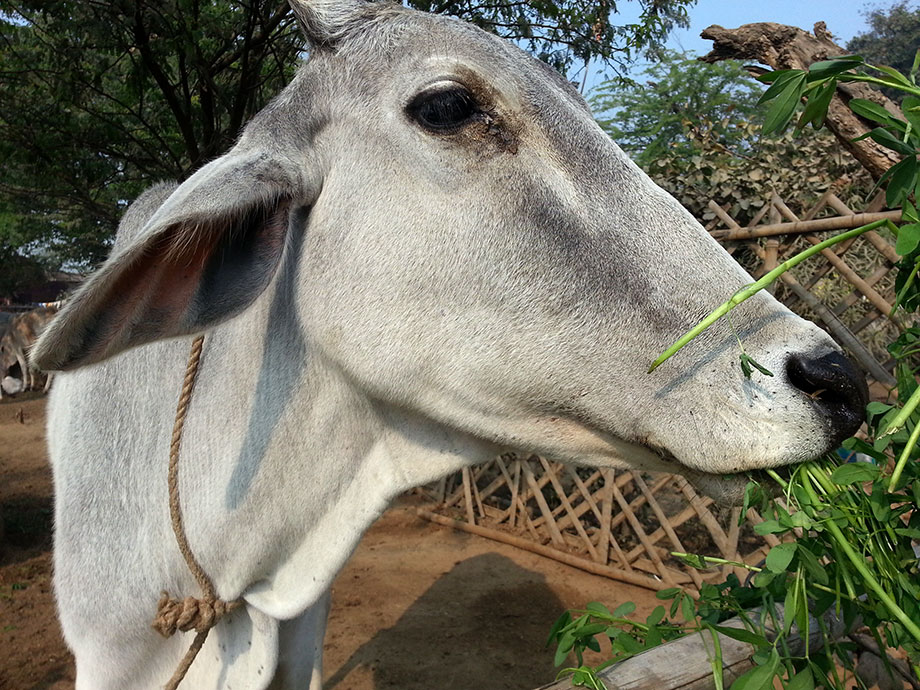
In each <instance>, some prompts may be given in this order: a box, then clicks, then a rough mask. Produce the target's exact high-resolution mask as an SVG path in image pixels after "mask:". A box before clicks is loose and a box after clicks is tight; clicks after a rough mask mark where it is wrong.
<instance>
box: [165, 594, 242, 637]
mask: <svg viewBox="0 0 920 690" xmlns="http://www.w3.org/2000/svg"><path fill="white" fill-rule="evenodd" d="M240 603H241V602H240V601H229V602H228V601H224V600H223V599H218V598H217V597H213V596H210V597H208V596H206V597H204V598H202V599H196V598H195V597H185V598H184V599H171V598H170V597H169V594H167V593H166V592H162V593H161V594H160V601H159V602H158V603H157V615H156V618H154V620H153V627H154V629H155V630H156V631H157V632H158V633H160V634H161V635H162V636H163V637H172V636H173V635H175V634H176V631H179V630H181V631H182V632H188V631H189V630H194V631H196V632H199V633H203V632H207V631H208V630H210V629H211V628H213V627H214V626H215V625H217V623H218V622H219V621H220V619H221V618H223V617H224V616H226V615H227V614H228V613H230V612H231V611H233V610H234V609H236V608H237V607H239V605H240Z"/></svg>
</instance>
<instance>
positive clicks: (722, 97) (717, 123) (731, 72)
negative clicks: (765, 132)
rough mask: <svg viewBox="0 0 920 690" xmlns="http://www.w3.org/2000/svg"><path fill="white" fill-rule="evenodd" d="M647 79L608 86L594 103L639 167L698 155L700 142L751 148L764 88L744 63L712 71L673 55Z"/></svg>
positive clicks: (604, 124) (601, 88)
mask: <svg viewBox="0 0 920 690" xmlns="http://www.w3.org/2000/svg"><path fill="white" fill-rule="evenodd" d="M644 76H645V80H644V82H643V83H635V84H630V83H628V82H624V81H622V80H616V79H614V80H610V81H607V82H604V83H603V84H601V85H600V86H599V87H598V88H597V89H596V90H595V91H594V92H593V94H592V95H591V98H590V101H591V107H592V108H593V109H594V111H595V113H596V116H597V120H598V122H599V123H600V125H601V127H603V128H604V130H605V131H606V132H607V133H608V134H610V136H611V137H613V138H614V140H616V142H617V143H618V144H619V145H620V147H622V148H623V150H625V151H626V152H627V153H628V154H630V156H632V158H633V160H635V161H636V162H637V163H639V165H642V166H648V165H649V164H651V163H652V162H653V161H657V160H660V159H661V158H662V157H671V156H678V155H684V156H687V155H692V154H694V153H697V152H698V151H699V147H700V142H701V140H707V141H712V142H717V143H719V144H721V145H722V146H724V147H726V148H728V149H731V148H733V147H736V146H739V145H740V146H742V147H749V145H750V141H749V136H748V134H747V130H746V129H745V128H744V126H745V125H747V124H748V123H749V122H750V120H751V118H752V117H753V116H754V113H755V111H756V108H755V104H756V103H757V99H758V98H759V97H760V93H761V92H762V91H763V86H762V85H761V84H759V83H758V82H757V81H755V80H754V79H752V78H751V77H750V76H748V74H747V73H746V72H745V71H744V70H743V69H742V67H741V65H740V64H739V63H737V62H732V61H726V62H719V63H715V64H712V65H709V64H706V63H703V62H700V61H698V60H696V59H694V58H693V57H692V56H689V55H684V54H681V53H676V52H673V51H671V52H666V53H664V54H663V55H662V56H661V59H660V60H658V61H656V62H655V63H653V64H651V65H650V66H649V67H648V68H647V69H646V70H645V72H644Z"/></svg>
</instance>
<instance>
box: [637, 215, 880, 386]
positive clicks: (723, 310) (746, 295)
mask: <svg viewBox="0 0 920 690" xmlns="http://www.w3.org/2000/svg"><path fill="white" fill-rule="evenodd" d="M888 222H889V221H888V220H877V221H875V222H874V223H869V224H868V225H862V226H860V227H858V228H854V229H852V230H848V231H847V232H843V233H840V234H839V235H836V236H834V237H829V238H828V239H826V240H824V241H823V242H820V243H818V244H816V245H814V246H812V247H809V248H808V249H806V250H805V251H803V252H800V253H798V254H796V255H795V256H793V257H792V258H790V259H787V260H786V261H784V262H783V263H781V264H780V265H779V266H777V267H776V268H774V269H773V270H772V271H770V272H769V273H767V274H766V275H764V276H763V277H762V278H760V280H757V281H755V282H753V283H751V284H750V285H746V286H745V287H743V288H741V289H740V290H738V291H737V292H736V293H735V294H734V295H732V296H731V297H729V298H728V299H727V300H726V301H725V302H723V303H722V304H720V305H719V306H718V307H716V308H715V309H714V310H713V311H712V312H710V313H709V315H708V316H706V317H704V318H703V320H702V321H700V322H699V323H698V324H697V325H696V326H694V327H693V328H691V329H690V330H689V331H687V332H686V333H685V334H684V335H682V336H681V337H680V338H679V339H678V340H677V342H675V343H674V344H673V345H671V347H669V348H668V349H667V350H665V351H664V352H663V353H661V355H659V356H658V359H656V360H655V361H654V362H652V365H651V366H650V367H649V370H648V373H650V374H651V373H652V372H653V371H655V369H657V368H658V367H659V366H660V365H661V364H662V363H664V362H665V361H667V360H668V359H670V358H671V357H672V356H674V355H675V354H676V353H677V352H678V351H679V350H681V349H682V348H683V347H684V346H685V345H686V344H687V343H689V342H690V341H691V340H693V339H694V338H696V337H697V336H698V335H699V334H700V333H702V332H703V331H705V330H706V329H707V328H709V327H710V326H711V325H712V324H714V323H715V322H716V321H718V320H719V319H720V318H722V317H723V316H725V315H726V314H727V313H728V312H730V311H731V310H732V309H734V308H735V307H737V306H738V305H739V304H741V303H742V302H744V301H746V300H748V299H750V298H751V297H753V296H754V295H756V294H757V293H758V292H760V291H761V290H763V289H764V288H765V287H767V286H769V285H770V284H771V283H772V282H773V281H774V280H776V279H777V278H779V277H780V276H781V275H782V274H783V273H785V272H786V271H788V270H789V269H791V268H794V267H795V266H797V265H798V264H800V263H802V262H803V261H805V260H806V259H808V258H810V257H812V256H814V255H815V254H817V253H819V252H820V251H822V250H823V249H827V248H828V247H832V246H834V245H835V244H837V243H839V242H843V241H844V240H848V239H850V238H851V237H858V236H859V235H862V234H863V233H864V232H869V231H870V230H875V229H876V228H878V227H881V226H882V225H886V224H888Z"/></svg>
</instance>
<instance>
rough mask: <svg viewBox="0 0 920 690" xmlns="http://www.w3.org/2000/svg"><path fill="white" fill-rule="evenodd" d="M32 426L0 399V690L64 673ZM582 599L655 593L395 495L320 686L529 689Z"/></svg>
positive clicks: (57, 684)
mask: <svg viewBox="0 0 920 690" xmlns="http://www.w3.org/2000/svg"><path fill="white" fill-rule="evenodd" d="M44 424H45V414H44V400H43V399H42V398H41V397H38V396H32V397H26V396H20V397H17V398H15V399H9V398H5V399H3V400H2V401H0V518H2V523H3V524H4V525H5V536H3V535H2V534H0V690H71V689H72V688H73V682H74V668H73V658H72V657H71V655H70V654H69V652H68V651H67V648H66V646H65V645H64V642H63V640H62V639H61V633H60V630H59V628H58V624H57V619H56V617H55V611H54V602H53V599H52V594H51V526H52V520H51V514H52V495H51V476H50V471H49V468H48V463H47V455H46V451H45V442H44ZM164 462H165V459H164ZM164 469H165V468H164ZM594 600H599V601H603V602H605V603H608V604H616V603H621V602H624V601H634V602H636V604H637V605H638V611H637V614H638V615H642V616H644V615H647V614H648V613H649V612H650V611H651V610H652V608H654V606H655V604H656V603H657V602H656V600H655V598H654V595H653V593H652V592H649V591H648V590H644V589H641V588H637V587H632V586H630V585H625V584H621V583H617V582H613V581H611V580H608V579H605V578H602V577H597V576H594V575H590V574H588V573H585V572H582V571H580V570H576V569H574V568H570V567H568V566H566V565H562V564H560V563H557V562H555V561H551V560H548V559H545V558H543V557H541V556H537V555H535V554H531V553H529V552H525V551H520V550H518V549H515V548H513V547H511V546H506V545H504V544H500V543H497V542H493V541H490V540H487V539H482V538H479V537H475V536H472V535H469V534H466V533H463V532H457V531H453V530H450V529H448V528H445V527H440V526H438V525H434V524H432V523H429V522H426V521H424V520H422V519H420V518H418V517H416V515H415V504H414V499H411V498H410V499H403V500H400V501H399V502H398V503H397V504H396V505H395V506H394V507H393V508H391V509H390V510H389V511H388V512H387V513H386V514H385V515H384V516H383V517H382V518H381V519H380V520H379V521H378V522H377V523H376V524H375V525H374V526H373V527H372V528H371V529H370V531H368V533H367V534H366V535H365V536H364V539H363V540H362V542H361V544H360V546H359V547H358V549H357V551H356V552H355V554H354V555H353V556H352V558H351V560H350V561H349V562H348V565H347V566H346V567H345V569H344V570H343V571H342V572H341V573H340V574H339V577H338V578H337V580H336V582H335V587H334V590H333V605H332V613H331V615H330V620H329V628H328V632H327V635H326V642H325V676H326V682H325V687H326V688H327V689H328V690H379V689H382V688H401V689H404V690H421V689H422V688H425V689H426V690H427V689H430V688H438V689H439V690H469V689H470V688H475V689H476V690H492V689H495V690H499V689H500V690H509V689H512V688H513V689H520V690H528V689H529V688H535V687H538V686H539V685H542V684H543V683H546V682H549V681H550V680H552V679H553V677H554V675H555V669H554V668H553V665H552V654H551V652H550V650H547V649H544V647H543V645H544V643H545V641H546V636H547V633H548V632H549V628H550V626H551V625H552V623H553V621H554V620H555V619H556V617H557V616H558V615H559V614H560V613H561V612H562V611H563V610H564V609H565V608H567V607H578V606H583V605H584V604H585V603H586V602H588V601H594ZM164 681H165V679H164Z"/></svg>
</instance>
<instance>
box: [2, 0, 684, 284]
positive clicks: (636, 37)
mask: <svg viewBox="0 0 920 690" xmlns="http://www.w3.org/2000/svg"><path fill="white" fill-rule="evenodd" d="M634 1H635V2H639V3H640V4H641V6H642V16H641V19H640V21H639V22H638V23H635V24H630V25H626V26H617V25H616V24H614V23H612V22H611V18H612V17H614V16H615V15H613V13H615V12H616V10H617V5H616V3H615V2H613V0H592V1H591V2H584V3H582V2H575V1H574V0H556V1H554V2H550V1H548V0H542V1H541V2H527V3H525V2H517V1H516V0H507V1H503V0H499V1H498V2H488V3H481V2H478V0H447V1H445V2H440V3H438V2H433V1H432V0H410V1H409V4H411V5H414V6H416V7H418V8H420V9H425V10H431V11H435V12H442V13H447V14H452V15H456V16H459V17H462V18H464V19H466V20H469V21H472V22H474V23H476V24H478V25H479V26H482V27H483V28H485V29H488V30H490V31H494V32H495V33H498V34H499V35H502V36H505V37H507V38H510V39H512V40H516V41H518V42H519V43H520V44H521V45H524V46H525V47H528V48H529V49H530V50H532V51H533V52H534V53H535V54H537V55H538V56H540V57H541V58H543V59H545V60H546V61H548V62H550V63H551V64H553V65H554V66H556V67H557V68H559V69H561V70H564V71H565V70H567V69H570V68H574V67H576V66H580V65H582V64H584V62H585V61H587V60H589V59H592V58H601V59H604V60H607V61H611V62H612V63H614V64H615V63H616V61H617V60H625V59H628V58H629V57H630V56H631V55H632V53H633V52H635V51H637V50H646V51H647V50H652V49H654V48H655V47H656V46H657V45H659V43H660V41H661V40H662V39H663V38H664V37H665V35H666V34H667V32H668V31H669V30H670V28H671V27H673V26H674V25H675V24H680V25H685V24H686V20H687V16H686V7H687V6H688V5H690V4H692V3H693V2H694V1H695V0H634ZM304 49H305V46H304V40H303V38H302V36H301V35H300V33H299V31H298V28H297V24H296V21H295V19H294V17H293V14H292V13H291V12H290V11H289V9H288V7H287V4H286V3H285V2H284V1H283V0H271V1H268V0H245V1H242V2H236V1H231V0H156V1H154V0H105V1H103V0H0V160H2V161H3V165H2V166H0V249H2V248H4V247H6V248H7V249H8V248H13V249H17V250H19V251H20V252H25V253H27V254H29V255H30V256H33V257H38V258H39V259H41V260H42V261H44V262H45V263H46V264H47V265H49V266H55V265H60V264H61V263H62V262H70V263H71V264H77V265H92V264H94V263H96V262H98V261H99V260H101V259H102V258H103V257H104V256H105V254H106V252H107V248H108V243H109V242H110V239H111V237H112V235H113V233H114V229H115V227H116V226H117V221H118V218H119V217H120V215H121V213H122V211H123V209H124V206H125V205H126V204H127V203H128V202H129V201H130V200H132V199H133V198H135V197H136V196H137V194H138V193H139V192H140V191H141V190H142V189H143V188H144V187H146V186H147V185H149V184H150V183H152V182H155V181H157V180H160V179H170V178H171V179H180V180H181V179H183V178H185V177H187V176H188V175H189V174H191V172H193V171H194V170H195V169H197V168H198V167H200V166H201V165H202V164H203V163H205V162H207V161H208V160H210V159H213V158H214V157H215V156H218V155H219V154H220V153H221V152H223V151H224V150H226V149H227V148H228V147H229V146H230V145H231V144H232V142H233V141H234V139H235V138H236V136H237V135H238V133H239V132H240V129H241V127H242V126H243V124H245V122H246V121H247V120H248V119H249V118H251V117H252V115H253V114H254V113H256V112H257V111H258V110H260V109H261V108H262V107H263V106H264V105H265V103H266V102H267V101H268V99H269V98H271V97H272V96H273V95H274V94H276V93H277V92H278V91H280V90H281V88H283V86H284V85H285V84H286V83H287V82H288V81H289V79H290V78H291V76H292V74H293V71H294V70H295V69H296V64H297V61H298V58H299V56H300V55H301V54H302V53H303V51H304Z"/></svg>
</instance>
